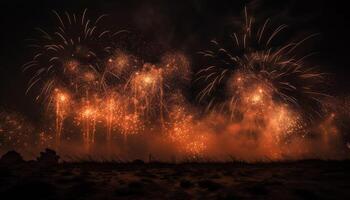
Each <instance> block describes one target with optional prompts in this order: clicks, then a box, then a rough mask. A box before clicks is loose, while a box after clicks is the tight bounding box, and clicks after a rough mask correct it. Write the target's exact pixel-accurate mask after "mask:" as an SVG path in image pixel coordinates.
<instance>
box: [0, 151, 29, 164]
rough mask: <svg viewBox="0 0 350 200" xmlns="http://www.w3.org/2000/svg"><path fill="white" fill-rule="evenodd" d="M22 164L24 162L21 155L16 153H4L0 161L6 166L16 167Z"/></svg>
mask: <svg viewBox="0 0 350 200" xmlns="http://www.w3.org/2000/svg"><path fill="white" fill-rule="evenodd" d="M23 162H24V160H23V158H22V156H21V154H19V153H17V152H16V151H9V152H7V153H5V154H4V155H3V156H2V157H1V159H0V163H2V164H6V165H16V164H21V163H23Z"/></svg>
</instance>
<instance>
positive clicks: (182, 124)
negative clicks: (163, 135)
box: [166, 105, 209, 158]
mask: <svg viewBox="0 0 350 200" xmlns="http://www.w3.org/2000/svg"><path fill="white" fill-rule="evenodd" d="M169 117H170V119H171V120H170V122H169V123H168V124H167V128H166V132H167V137H168V139H170V141H171V142H172V143H173V144H174V145H175V147H176V149H178V151H179V153H180V154H184V155H185V156H190V157H192V158H197V157H200V156H203V153H204V152H205V150H206V149H207V144H208V142H209V139H208V137H207V135H206V134H204V133H203V132H202V131H200V124H198V123H196V122H195V120H194V119H193V115H191V114H188V113H187V112H186V109H185V108H184V107H183V105H182V106H174V107H173V109H172V111H171V112H170V114H169ZM199 133H200V134H199Z"/></svg>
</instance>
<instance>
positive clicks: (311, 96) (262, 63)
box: [197, 10, 326, 117]
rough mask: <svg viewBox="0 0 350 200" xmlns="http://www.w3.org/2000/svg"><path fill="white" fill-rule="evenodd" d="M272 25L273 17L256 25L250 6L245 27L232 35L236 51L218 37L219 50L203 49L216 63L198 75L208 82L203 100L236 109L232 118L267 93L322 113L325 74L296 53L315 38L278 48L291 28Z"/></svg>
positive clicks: (304, 109) (216, 46)
mask: <svg viewBox="0 0 350 200" xmlns="http://www.w3.org/2000/svg"><path fill="white" fill-rule="evenodd" d="M268 23H269V20H267V21H265V23H264V25H263V26H262V27H260V28H258V29H255V27H254V19H253V18H252V17H249V16H248V14H247V11H246V10H245V23H244V25H243V28H242V30H241V31H240V32H239V33H234V34H232V39H233V43H234V47H235V49H234V50H232V51H230V50H226V49H224V48H223V47H221V45H220V44H219V42H217V41H214V40H213V41H212V44H213V46H214V50H206V51H202V52H200V54H202V55H204V57H208V58H210V60H212V61H213V62H212V65H210V66H209V67H205V68H204V69H201V70H200V71H198V73H197V75H198V78H197V80H201V81H202V83H203V84H204V87H203V89H202V90H201V91H200V93H199V95H198V98H199V101H201V102H203V101H204V100H205V99H207V102H208V104H207V105H208V109H215V107H219V108H220V109H221V110H228V111H230V114H231V116H232V115H234V114H235V113H236V112H237V110H239V109H237V106H238V107H243V106H242V105H241V104H245V103H246V102H244V101H247V100H248V101H250V102H251V103H253V104H257V103H264V102H265V101H266V99H265V100H264V98H265V97H267V98H271V99H273V100H274V101H276V102H280V103H281V104H283V103H285V104H288V105H290V106H291V107H293V108H295V109H298V110H299V111H301V112H304V113H305V115H309V116H308V117H310V113H317V112H318V110H317V109H315V108H317V107H319V106H320V105H321V98H322V97H324V96H326V95H325V94H323V93H322V92H319V85H320V83H321V82H322V81H323V79H324V74H322V73H319V72H317V71H316V70H315V69H313V68H310V67H308V66H306V65H304V63H303V59H304V58H305V57H306V56H304V57H301V58H297V55H295V54H294V52H295V49H296V48H297V47H298V46H300V45H301V44H302V43H303V42H304V41H305V40H307V39H309V38H310V37H312V36H310V37H307V38H305V39H304V40H302V41H300V42H292V43H288V44H285V45H283V46H281V47H273V46H272V45H271V43H272V41H273V39H274V38H275V37H276V35H278V33H279V32H281V31H282V30H283V29H284V28H285V27H286V26H285V25H282V26H279V27H278V28H277V29H276V30H275V31H273V32H272V34H271V35H268V34H267V32H268V31H267V29H268ZM254 91H255V92H254ZM256 91H260V92H256ZM247 94H252V96H251V97H249V96H247ZM247 98H248V99H247ZM219 102H221V103H219ZM222 102H223V103H222ZM224 108H228V109H224ZM317 114H318V113H317Z"/></svg>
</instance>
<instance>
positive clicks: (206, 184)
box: [198, 180, 222, 191]
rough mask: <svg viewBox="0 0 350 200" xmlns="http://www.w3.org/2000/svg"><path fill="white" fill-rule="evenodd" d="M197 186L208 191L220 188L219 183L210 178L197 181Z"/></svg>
mask: <svg viewBox="0 0 350 200" xmlns="http://www.w3.org/2000/svg"><path fill="white" fill-rule="evenodd" d="M198 185H199V187H201V188H205V189H207V190H210V191H215V190H218V189H221V188H222V185H221V184H220V183H217V182H214V181H212V180H202V181H199V182H198Z"/></svg>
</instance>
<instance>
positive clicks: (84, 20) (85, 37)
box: [23, 10, 121, 100]
mask: <svg viewBox="0 0 350 200" xmlns="http://www.w3.org/2000/svg"><path fill="white" fill-rule="evenodd" d="M53 14H54V15H55V17H56V18H57V22H58V23H57V26H56V27H55V28H54V29H53V30H51V31H45V30H43V29H40V28H38V29H37V30H38V31H39V32H40V34H41V35H40V37H39V38H37V39H31V40H30V41H32V43H33V44H31V45H30V47H32V48H33V49H34V51H35V54H34V56H33V57H32V59H31V61H29V62H28V63H26V64H25V65H24V69H23V70H24V71H28V72H29V73H30V74H31V75H32V77H31V79H30V80H29V83H28V88H27V92H28V91H30V90H31V89H32V88H33V87H35V86H37V87H41V91H40V92H39V95H38V97H37V98H40V97H42V98H43V99H44V100H47V98H48V97H50V96H51V94H50V93H52V92H53V91H54V88H57V87H58V85H59V86H60V87H64V88H66V89H70V90H72V91H74V92H76V93H79V92H80V91H81V90H80V89H81V88H83V90H87V88H96V84H97V83H99V82H100V79H101V75H100V74H101V72H102V71H103V69H101V68H102V67H101V66H100V65H99V63H100V61H101V60H102V58H104V57H105V56H106V55H107V54H108V52H109V51H110V49H111V47H110V45H111V44H113V42H114V41H115V38H116V36H117V35H118V34H119V33H121V31H118V32H113V31H112V30H109V29H106V28H104V27H103V26H102V25H101V24H102V21H103V18H104V17H106V15H101V16H100V17H98V18H97V19H96V20H91V19H89V18H88V17H87V10H84V12H83V13H82V14H75V13H74V14H69V13H67V12H65V13H63V14H62V15H60V14H58V13H57V12H56V11H53ZM92 83H93V84H92ZM84 92H85V91H84Z"/></svg>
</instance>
